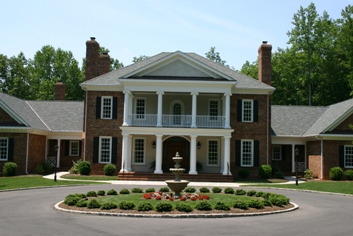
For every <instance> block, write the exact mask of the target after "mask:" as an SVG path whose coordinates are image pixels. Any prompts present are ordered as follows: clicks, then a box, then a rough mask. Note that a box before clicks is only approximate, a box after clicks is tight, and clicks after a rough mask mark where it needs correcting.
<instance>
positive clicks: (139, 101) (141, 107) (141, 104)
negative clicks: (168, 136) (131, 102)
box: [135, 98, 146, 120]
mask: <svg viewBox="0 0 353 236" xmlns="http://www.w3.org/2000/svg"><path fill="white" fill-rule="evenodd" d="M135 109H136V119H139V120H144V119H146V98H136V102H135Z"/></svg>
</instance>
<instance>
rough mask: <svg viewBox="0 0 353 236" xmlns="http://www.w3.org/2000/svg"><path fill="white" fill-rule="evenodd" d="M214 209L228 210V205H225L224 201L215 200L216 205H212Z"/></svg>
mask: <svg viewBox="0 0 353 236" xmlns="http://www.w3.org/2000/svg"><path fill="white" fill-rule="evenodd" d="M214 209H216V210H222V211H229V210H230V207H229V206H228V205H226V204H225V203H224V202H217V203H216V205H215V206H214Z"/></svg>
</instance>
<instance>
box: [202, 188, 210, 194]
mask: <svg viewBox="0 0 353 236" xmlns="http://www.w3.org/2000/svg"><path fill="white" fill-rule="evenodd" d="M209 192H210V190H209V189H208V188H206V187H202V188H200V193H209Z"/></svg>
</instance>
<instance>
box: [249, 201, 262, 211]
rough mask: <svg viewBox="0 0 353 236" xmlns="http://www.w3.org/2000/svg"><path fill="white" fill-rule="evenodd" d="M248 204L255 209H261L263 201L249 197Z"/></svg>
mask: <svg viewBox="0 0 353 236" xmlns="http://www.w3.org/2000/svg"><path fill="white" fill-rule="evenodd" d="M248 206H249V207H252V208H256V209H262V208H264V202H263V201H261V200H259V199H251V201H249V203H248Z"/></svg>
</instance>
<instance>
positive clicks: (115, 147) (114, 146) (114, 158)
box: [112, 137, 118, 164]
mask: <svg viewBox="0 0 353 236" xmlns="http://www.w3.org/2000/svg"><path fill="white" fill-rule="evenodd" d="M112 142H113V144H112V164H116V161H117V156H118V155H117V151H118V138H116V137H113V139H112Z"/></svg>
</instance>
